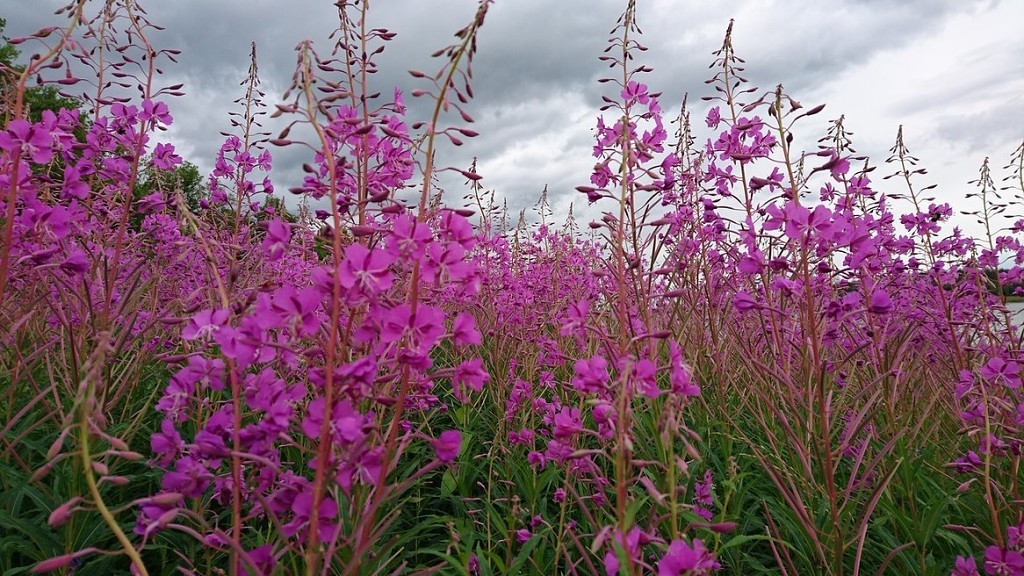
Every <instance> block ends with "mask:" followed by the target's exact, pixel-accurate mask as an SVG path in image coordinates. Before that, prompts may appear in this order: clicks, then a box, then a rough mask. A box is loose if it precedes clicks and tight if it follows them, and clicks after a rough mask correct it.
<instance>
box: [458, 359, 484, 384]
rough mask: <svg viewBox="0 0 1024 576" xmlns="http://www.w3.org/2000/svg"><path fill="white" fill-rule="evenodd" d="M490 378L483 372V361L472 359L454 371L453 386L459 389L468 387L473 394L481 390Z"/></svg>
mask: <svg viewBox="0 0 1024 576" xmlns="http://www.w3.org/2000/svg"><path fill="white" fill-rule="evenodd" d="M490 379H491V377H490V376H489V375H488V374H487V371H486V370H484V361H483V360H482V359H481V358H473V359H471V360H466V361H464V362H462V363H461V364H459V366H458V367H457V368H456V369H455V386H456V387H457V388H459V389H461V388H462V386H464V385H465V386H468V387H469V388H471V389H473V390H474V391H475V392H479V391H481V390H483V388H484V384H486V383H487V382H488V381H489V380H490Z"/></svg>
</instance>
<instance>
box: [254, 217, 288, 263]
mask: <svg viewBox="0 0 1024 576" xmlns="http://www.w3.org/2000/svg"><path fill="white" fill-rule="evenodd" d="M291 236H292V232H291V229H290V228H289V227H288V223H287V222H284V221H282V220H281V219H280V218H274V219H273V220H271V221H270V222H268V223H267V236H266V238H264V239H263V243H262V244H261V246H262V247H263V250H264V253H265V254H266V255H267V260H270V261H271V262H274V261H277V260H280V259H281V257H282V256H284V255H285V253H286V252H287V251H288V242H289V241H290V240H291Z"/></svg>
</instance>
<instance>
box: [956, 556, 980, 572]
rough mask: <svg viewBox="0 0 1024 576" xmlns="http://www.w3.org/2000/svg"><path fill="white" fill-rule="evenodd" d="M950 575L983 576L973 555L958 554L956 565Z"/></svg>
mask: <svg viewBox="0 0 1024 576" xmlns="http://www.w3.org/2000/svg"><path fill="white" fill-rule="evenodd" d="M950 576H981V573H980V572H978V564H977V563H976V562H975V561H974V557H973V556H968V557H967V558H964V557H963V556H957V557H956V565H955V566H954V567H953V572H952V573H951V574H950Z"/></svg>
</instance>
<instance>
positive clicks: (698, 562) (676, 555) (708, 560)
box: [658, 540, 721, 576]
mask: <svg viewBox="0 0 1024 576" xmlns="http://www.w3.org/2000/svg"><path fill="white" fill-rule="evenodd" d="M720 567H721V565H720V564H719V563H718V562H717V561H716V560H715V559H714V557H713V556H712V555H711V552H709V551H708V549H707V548H705V547H704V543H703V542H701V541H700V540H694V541H693V546H690V545H689V544H687V543H686V542H685V541H683V540H673V541H672V543H671V544H669V546H668V551H667V552H665V555H664V556H663V557H662V558H661V560H659V561H658V576H698V575H704V574H710V573H711V572H714V571H716V570H718V569H719V568H720Z"/></svg>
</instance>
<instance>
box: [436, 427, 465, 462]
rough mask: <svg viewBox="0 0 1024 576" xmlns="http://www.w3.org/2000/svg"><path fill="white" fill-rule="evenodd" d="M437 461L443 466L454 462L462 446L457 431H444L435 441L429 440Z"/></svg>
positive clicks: (459, 434)
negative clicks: (442, 463)
mask: <svg viewBox="0 0 1024 576" xmlns="http://www.w3.org/2000/svg"><path fill="white" fill-rule="evenodd" d="M431 444H433V446H434V452H435V453H436V454H437V459H438V460H440V461H441V462H444V463H445V464H451V463H452V462H455V459H456V458H457V457H458V456H459V447H460V445H461V444H462V433H461V432H459V431H458V430H445V431H444V432H441V435H440V436H438V437H437V439H435V440H431Z"/></svg>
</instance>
